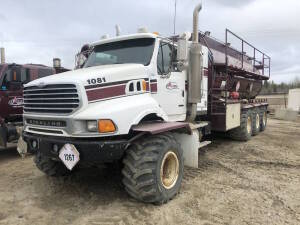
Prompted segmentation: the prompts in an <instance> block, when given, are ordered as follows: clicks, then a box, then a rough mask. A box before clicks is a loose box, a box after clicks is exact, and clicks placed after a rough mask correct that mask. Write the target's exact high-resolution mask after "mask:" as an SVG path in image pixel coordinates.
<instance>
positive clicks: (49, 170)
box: [33, 152, 71, 177]
mask: <svg viewBox="0 0 300 225" xmlns="http://www.w3.org/2000/svg"><path fill="white" fill-rule="evenodd" d="M33 161H34V163H35V165H36V167H37V168H38V169H39V170H40V171H42V172H43V173H45V174H46V175H48V176H52V177H61V176H66V175H69V174H71V171H69V170H68V169H67V167H65V165H64V164H63V163H62V162H59V161H54V160H52V159H50V158H48V157H45V156H43V154H42V153H41V152H37V153H36V155H35V156H34V159H33Z"/></svg>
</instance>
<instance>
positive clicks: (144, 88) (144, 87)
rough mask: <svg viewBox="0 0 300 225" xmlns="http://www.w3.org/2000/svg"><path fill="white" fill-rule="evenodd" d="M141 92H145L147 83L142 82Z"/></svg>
mask: <svg viewBox="0 0 300 225" xmlns="http://www.w3.org/2000/svg"><path fill="white" fill-rule="evenodd" d="M142 87H143V91H147V83H146V81H145V80H143V81H142Z"/></svg>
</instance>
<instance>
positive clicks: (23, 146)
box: [17, 136, 29, 158]
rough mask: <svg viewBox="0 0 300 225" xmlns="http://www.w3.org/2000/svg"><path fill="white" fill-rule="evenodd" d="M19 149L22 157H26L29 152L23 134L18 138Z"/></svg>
mask: <svg viewBox="0 0 300 225" xmlns="http://www.w3.org/2000/svg"><path fill="white" fill-rule="evenodd" d="M17 151H18V152H19V154H20V155H21V157H22V158H25V156H27V155H28V154H29V153H28V151H27V143H26V142H25V141H24V140H23V138H22V136H20V138H19V140H18V145H17Z"/></svg>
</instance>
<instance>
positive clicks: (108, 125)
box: [87, 119, 116, 133]
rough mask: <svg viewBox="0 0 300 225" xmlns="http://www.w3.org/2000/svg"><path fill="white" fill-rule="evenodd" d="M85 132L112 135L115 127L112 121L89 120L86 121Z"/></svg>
mask: <svg viewBox="0 0 300 225" xmlns="http://www.w3.org/2000/svg"><path fill="white" fill-rule="evenodd" d="M87 130H88V131H89V132H97V131H98V132H99V133H112V132H115V131H116V126H115V124H114V122H113V121H111V120H108V119H101V120H98V121H97V120H90V121H87Z"/></svg>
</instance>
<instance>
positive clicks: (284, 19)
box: [0, 0, 300, 82]
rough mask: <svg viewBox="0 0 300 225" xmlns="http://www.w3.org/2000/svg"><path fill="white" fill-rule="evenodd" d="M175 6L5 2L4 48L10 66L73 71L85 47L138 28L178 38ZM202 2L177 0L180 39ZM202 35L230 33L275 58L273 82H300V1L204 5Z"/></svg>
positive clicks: (213, 0)
mask: <svg viewBox="0 0 300 225" xmlns="http://www.w3.org/2000/svg"><path fill="white" fill-rule="evenodd" d="M174 1H175V0H148V1H141V0H85V1H82V0H51V1H41V0H0V28H1V29H0V46H4V47H5V48H6V57H7V61H8V62H16V63H42V64H46V65H52V58H54V57H59V58H61V59H62V64H63V66H65V67H67V68H73V67H74V57H75V54H76V53H77V52H78V50H79V49H80V47H81V46H82V45H83V44H85V43H89V42H93V41H96V40H98V39H99V38H100V37H101V36H102V35H104V34H109V35H110V36H113V35H114V34H115V28H114V27H115V25H116V24H119V25H120V27H121V32H122V34H129V33H134V32H136V30H137V28H138V27H143V26H145V27H147V28H148V30H149V31H158V32H159V33H160V34H163V35H171V34H172V33H173V15H174ZM198 2H199V0H177V19H176V20H177V23H176V33H180V32H184V31H191V28H192V11H193V8H194V6H195V5H196V3H198ZM202 2H203V10H202V12H201V13H200V22H199V24H200V30H204V31H205V30H209V31H211V35H212V36H215V37H217V38H218V39H220V40H224V33H225V28H229V29H231V30H232V31H234V32H236V33H237V34H239V35H240V36H242V37H244V38H245V39H246V40H248V41H249V42H250V43H253V45H254V46H256V47H257V48H259V49H261V50H262V51H264V52H266V53H267V54H269V55H270V56H271V57H272V79H273V80H274V81H275V82H281V81H289V80H291V79H293V78H294V77H296V76H298V77H300V51H299V50H300V1H299V0H284V1H282V0H203V1H202Z"/></svg>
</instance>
